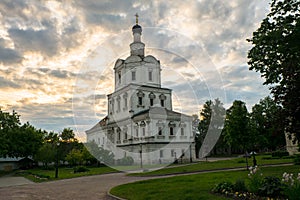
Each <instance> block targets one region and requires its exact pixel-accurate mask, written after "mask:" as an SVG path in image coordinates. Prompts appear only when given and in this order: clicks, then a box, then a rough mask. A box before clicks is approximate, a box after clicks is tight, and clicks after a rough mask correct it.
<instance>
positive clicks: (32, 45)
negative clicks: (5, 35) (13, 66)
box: [8, 28, 58, 56]
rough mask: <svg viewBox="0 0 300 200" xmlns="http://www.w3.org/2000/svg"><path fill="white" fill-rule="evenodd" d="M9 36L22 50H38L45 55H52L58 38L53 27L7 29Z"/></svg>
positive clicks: (55, 49)
mask: <svg viewBox="0 0 300 200" xmlns="http://www.w3.org/2000/svg"><path fill="white" fill-rule="evenodd" d="M8 32H9V35H10V37H11V38H12V39H13V40H14V42H15V45H16V47H17V48H18V49H23V51H39V52H42V53H43V54H44V55H47V56H54V55H55V54H56V53H57V50H58V38H57V37H56V35H55V34H53V32H54V33H55V29H52V28H50V29H46V30H39V31H35V30H33V29H27V30H20V29H9V30H8Z"/></svg>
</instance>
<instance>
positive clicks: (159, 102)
mask: <svg viewBox="0 0 300 200" xmlns="http://www.w3.org/2000/svg"><path fill="white" fill-rule="evenodd" d="M132 32H133V42H132V43H131V44H130V56H129V57H127V58H126V59H125V60H123V59H118V60H117V61H116V63H115V66H114V78H115V91H114V92H113V93H111V94H109V95H108V97H107V98H108V112H107V116H106V117H105V118H103V119H102V120H101V121H100V122H99V123H97V124H96V125H95V126H94V127H92V128H91V129H89V130H87V131H86V135H87V141H88V142H91V141H94V142H96V143H97V144H98V145H99V146H102V147H103V148H104V149H108V150H110V151H112V152H113V153H114V154H115V158H116V159H120V158H123V157H126V156H131V157H132V158H133V159H134V162H135V163H139V162H140V161H141V162H143V163H144V164H156V163H170V162H173V161H174V160H175V159H178V158H181V159H184V160H188V161H190V160H192V159H194V158H195V145H194V135H193V133H192V117H191V116H188V115H185V114H182V113H179V112H175V111H173V109H172V90H171V89H168V88H162V87H161V66H160V61H159V60H157V59H156V58H155V57H153V56H152V55H147V56H145V55H144V48H145V44H144V43H142V42H141V35H142V27H141V26H140V25H139V24H138V19H136V24H135V25H134V26H133V27H132Z"/></svg>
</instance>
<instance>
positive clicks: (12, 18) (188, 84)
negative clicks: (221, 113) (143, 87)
mask: <svg viewBox="0 0 300 200" xmlns="http://www.w3.org/2000/svg"><path fill="white" fill-rule="evenodd" d="M269 3H270V1H269V0H252V1H249V0H231V1H222V0H198V1H195V0H187V1H180V0H175V1H161V0H154V1H122V0H119V1H117V0H103V1H96V0H76V1H75V0H73V1H72V0H66V1H64V0H56V1H54V0H45V1H38V0H14V1H11V0H1V2H0V107H1V109H2V110H4V111H9V112H11V111H12V110H15V111H17V113H18V114H20V115H21V121H22V122H23V123H24V122H26V121H28V122H29V123H30V124H32V125H34V126H35V127H37V128H41V129H45V130H47V131H56V132H60V131H62V130H63V128H66V127H69V128H72V129H74V130H75V132H76V133H77V136H78V137H80V138H82V140H84V137H85V134H84V131H85V130H87V129H90V128H91V127H92V126H93V125H94V124H95V123H97V122H98V121H99V120H100V119H101V118H103V117H104V116H105V115H106V110H107V102H106V97H107V95H108V94H110V93H112V92H113V91H114V79H113V66H114V63H115V61H116V60H117V59H118V58H122V59H126V57H128V56H129V54H130V49H129V44H130V43H131V42H132V41H133V38H132V32H131V28H132V26H133V25H134V24H135V16H134V15H135V14H136V13H138V15H139V24H140V25H141V26H142V28H143V32H142V41H143V42H144V43H145V45H146V47H145V48H146V49H145V52H146V54H147V55H149V54H151V55H153V56H155V57H156V58H157V59H159V60H160V63H161V67H162V87H167V88H171V89H172V90H173V108H174V110H175V111H179V112H183V113H185V114H189V115H192V114H199V111H200V110H201V107H202V105H203V104H204V103H205V101H207V100H209V99H212V100H213V99H216V98H219V99H220V100H221V101H222V102H223V104H224V106H225V107H226V108H228V107H230V105H232V102H233V101H234V100H242V101H244V102H246V104H247V107H248V109H249V111H251V107H252V106H253V105H254V104H256V103H258V102H259V100H260V99H262V98H264V97H266V96H268V95H269V91H268V88H267V87H266V86H263V85H262V83H263V81H264V80H263V79H262V78H261V77H260V74H259V73H257V72H254V71H249V66H248V65H247V52H248V51H249V50H250V49H251V44H250V43H248V42H247V41H246V39H247V38H251V36H252V33H253V31H255V30H256V29H257V28H258V27H259V25H260V23H261V21H262V19H264V18H265V17H266V15H267V13H268V12H269Z"/></svg>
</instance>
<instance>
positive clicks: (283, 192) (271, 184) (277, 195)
mask: <svg viewBox="0 0 300 200" xmlns="http://www.w3.org/2000/svg"><path fill="white" fill-rule="evenodd" d="M248 178H249V182H248V184H247V185H246V184H245V182H244V180H240V179H238V180H236V182H235V183H231V182H228V181H227V182H226V181H223V182H221V183H219V184H217V185H216V186H215V187H214V188H213V189H212V192H213V193H215V194H221V195H224V196H226V197H229V198H232V199H237V200H238V199H239V200H254V199H278V200H281V199H289V200H296V199H299V196H300V173H298V175H297V176H294V175H293V174H289V173H286V172H284V173H283V175H282V178H279V177H275V176H266V177H265V176H264V175H263V173H261V170H260V169H259V168H257V166H256V167H250V168H249V174H248Z"/></svg>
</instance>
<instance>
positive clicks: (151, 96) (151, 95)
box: [149, 92, 155, 106]
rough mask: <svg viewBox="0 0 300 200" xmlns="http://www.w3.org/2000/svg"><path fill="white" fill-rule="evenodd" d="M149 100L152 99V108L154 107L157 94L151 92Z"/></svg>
mask: <svg viewBox="0 0 300 200" xmlns="http://www.w3.org/2000/svg"><path fill="white" fill-rule="evenodd" d="M149 99H150V106H153V104H154V99H155V94H154V93H153V92H150V94H149Z"/></svg>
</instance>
